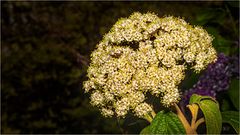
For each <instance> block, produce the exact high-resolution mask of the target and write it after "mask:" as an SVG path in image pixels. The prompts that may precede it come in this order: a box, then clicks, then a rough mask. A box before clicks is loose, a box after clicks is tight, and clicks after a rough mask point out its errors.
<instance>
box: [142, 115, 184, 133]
mask: <svg viewBox="0 0 240 135" xmlns="http://www.w3.org/2000/svg"><path fill="white" fill-rule="evenodd" d="M141 134H186V132H185V129H184V127H183V125H182V123H181V121H180V120H179V118H178V117H177V115H176V114H175V113H173V112H164V111H161V112H159V113H158V114H157V115H156V116H155V118H154V119H153V121H152V123H151V125H150V126H148V127H146V128H144V129H143V130H142V131H141Z"/></svg>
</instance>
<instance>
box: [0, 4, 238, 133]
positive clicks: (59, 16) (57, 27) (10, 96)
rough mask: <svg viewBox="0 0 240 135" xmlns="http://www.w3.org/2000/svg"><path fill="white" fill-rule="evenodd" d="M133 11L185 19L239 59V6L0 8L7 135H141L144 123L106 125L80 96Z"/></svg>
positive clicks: (3, 110)
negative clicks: (99, 54) (101, 45)
mask: <svg viewBox="0 0 240 135" xmlns="http://www.w3.org/2000/svg"><path fill="white" fill-rule="evenodd" d="M134 11H139V12H141V13H146V12H148V11H150V12H155V13H157V14H158V16H159V17H163V16H164V15H173V16H180V17H184V18H185V20H186V21H187V22H189V23H190V24H192V25H201V26H203V28H205V29H206V30H207V31H208V32H209V33H210V34H212V35H213V36H214V37H215V39H214V42H213V44H214V47H215V48H216V49H217V51H218V52H219V53H220V52H223V53H224V54H225V55H229V56H231V55H235V54H238V53H239V52H238V51H239V46H238V42H239V2H238V1H232V2H224V1H218V2H211V1H208V2H100V1H99V2H24V1H21V2H17V1H15V2H7V1H5V2H1V28H2V31H1V133H11V134H12V133H51V134H53V133H139V132H140V131H141V129H142V128H143V127H145V126H146V125H147V123H146V122H145V121H144V120H141V119H137V118H136V117H133V116H127V117H126V119H118V118H104V117H102V116H101V114H100V112H99V111H98V110H97V108H95V107H92V106H91V105H90V103H89V99H88V98H89V95H88V94H84V90H83V89H82V82H83V81H84V80H86V79H87V78H86V69H87V66H88V64H89V59H90V54H91V51H92V50H94V48H95V46H96V44H97V43H98V42H99V41H101V39H102V37H103V35H104V34H105V33H107V32H108V31H109V30H110V28H111V27H112V25H113V24H114V23H115V22H116V21H117V20H118V18H120V17H128V16H129V15H130V14H132V13H133V12H134ZM193 80H194V79H193ZM190 81H192V80H190ZM193 83H194V82H191V83H190V82H189V83H188V82H187V81H186V84H188V85H186V86H185V87H184V88H185V89H186V90H187V89H189V88H191V87H192V84H193Z"/></svg>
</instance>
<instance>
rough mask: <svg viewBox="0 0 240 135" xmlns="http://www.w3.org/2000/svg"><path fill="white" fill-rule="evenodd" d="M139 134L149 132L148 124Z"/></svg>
mask: <svg viewBox="0 0 240 135" xmlns="http://www.w3.org/2000/svg"><path fill="white" fill-rule="evenodd" d="M140 134H141V135H143V134H151V127H150V126H147V127H145V128H144V129H143V130H142V131H141V132H140Z"/></svg>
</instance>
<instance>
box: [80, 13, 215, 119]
mask: <svg viewBox="0 0 240 135" xmlns="http://www.w3.org/2000/svg"><path fill="white" fill-rule="evenodd" d="M212 40H213V38H212V37H211V36H210V35H209V34H208V33H207V32H206V31H205V30H204V29H202V28H201V27H198V26H196V27H193V26H191V25H189V24H188V23H186V22H185V21H184V20H183V19H180V18H175V17H171V16H169V17H164V18H159V17H158V16H157V15H155V14H153V13H146V14H141V13H138V12H136V13H133V14H132V15H131V16H130V17H129V18H122V19H120V20H118V21H117V23H116V24H115V25H114V26H113V27H112V29H111V30H110V32H109V33H107V34H106V35H105V36H104V38H103V40H102V41H101V42H100V43H99V44H98V45H97V48H96V49H95V50H94V51H93V53H92V54H91V64H90V66H89V68H88V74H87V76H88V78H89V80H87V81H85V82H84V88H85V92H90V93H91V97H90V99H91V104H92V105H94V106H97V107H99V108H100V109H101V110H102V111H101V112H102V114H103V115H104V116H112V115H115V114H116V115H117V116H118V117H124V116H125V115H126V114H127V113H128V112H129V111H132V112H133V113H134V114H135V115H136V116H138V117H144V116H145V115H147V114H149V113H151V112H152V111H153V107H152V106H151V105H150V104H148V103H147V102H146V93H150V94H152V95H154V96H157V97H159V98H160V99H161V103H162V104H163V105H164V106H166V107H169V106H170V105H172V104H174V103H177V102H178V101H179V100H180V99H179V98H180V94H179V90H178V85H179V83H180V82H181V81H182V80H183V79H184V77H185V70H186V69H187V67H191V68H193V69H194V70H195V71H196V72H199V71H201V70H203V69H204V68H205V67H206V66H207V65H208V64H209V63H212V62H214V61H215V60H216V51H215V50H214V48H213V47H212V43H211V42H212Z"/></svg>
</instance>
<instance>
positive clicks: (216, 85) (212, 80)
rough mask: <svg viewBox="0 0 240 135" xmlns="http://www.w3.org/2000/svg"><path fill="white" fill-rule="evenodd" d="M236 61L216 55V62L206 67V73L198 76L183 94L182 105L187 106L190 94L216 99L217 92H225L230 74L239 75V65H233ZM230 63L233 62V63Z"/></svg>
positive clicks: (236, 59) (222, 55)
mask: <svg viewBox="0 0 240 135" xmlns="http://www.w3.org/2000/svg"><path fill="white" fill-rule="evenodd" d="M238 60H239V59H238V58H235V59H233V60H232V59H231V57H228V56H225V55H224V54H223V53H220V54H218V59H217V61H216V62H215V63H212V64H210V65H208V67H207V69H206V71H205V72H204V73H203V74H202V75H201V76H200V78H199V80H198V82H197V83H196V84H195V85H194V86H193V88H191V89H189V90H188V91H185V92H184V94H183V97H182V102H183V104H185V105H186V104H188V101H189V99H190V97H191V96H192V94H199V95H202V96H212V97H216V93H217V92H220V91H225V90H227V89H228V88H229V83H230V79H231V76H232V74H233V73H234V74H238V75H239V72H238V68H239V65H238V67H236V65H235V64H236V61H237V63H238ZM231 61H235V63H233V62H231ZM233 68H234V69H233ZM237 72H238V73H237Z"/></svg>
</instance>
